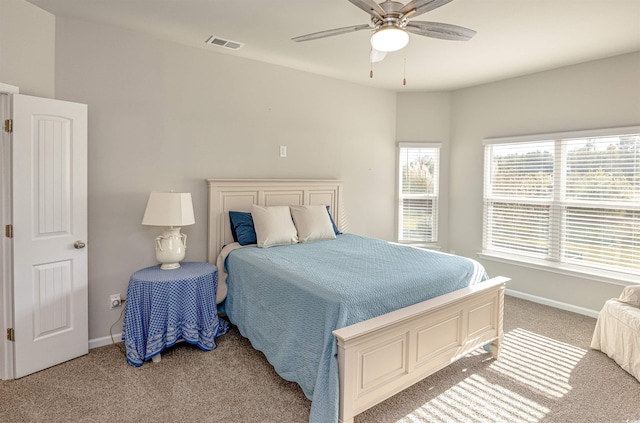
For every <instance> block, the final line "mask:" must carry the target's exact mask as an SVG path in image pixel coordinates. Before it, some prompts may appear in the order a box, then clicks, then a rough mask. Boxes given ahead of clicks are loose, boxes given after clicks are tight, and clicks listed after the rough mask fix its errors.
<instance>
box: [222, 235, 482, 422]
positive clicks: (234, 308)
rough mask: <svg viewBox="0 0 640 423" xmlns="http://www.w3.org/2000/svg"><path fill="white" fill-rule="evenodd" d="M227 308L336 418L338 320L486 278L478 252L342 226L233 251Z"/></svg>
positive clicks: (315, 406)
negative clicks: (327, 234) (441, 249)
mask: <svg viewBox="0 0 640 423" xmlns="http://www.w3.org/2000/svg"><path fill="white" fill-rule="evenodd" d="M226 270H227V272H228V278H227V285H228V289H229V291H228V295H227V299H226V305H225V307H226V313H227V315H228V317H229V320H230V321H231V322H232V323H234V324H235V325H237V326H238V329H239V330H240V333H241V334H242V335H243V336H245V337H246V338H248V339H249V340H250V341H251V343H252V345H253V347H254V348H256V349H257V350H260V351H262V352H263V353H264V354H265V356H266V357H267V359H268V360H269V362H270V363H271V364H272V365H273V367H274V368H275V370H276V371H277V372H278V374H280V376H282V377H283V378H284V379H286V380H289V381H295V382H297V383H298V384H299V385H300V386H301V387H302V390H303V391H304V393H305V395H306V396H307V398H309V399H310V400H311V401H312V403H311V415H310V418H309V421H310V422H311V423H328V422H337V421H338V401H339V386H338V359H337V343H336V341H335V338H334V336H333V334H332V331H333V330H335V329H339V328H342V327H344V326H348V325H351V324H353V323H357V322H359V321H362V320H366V319H370V318H372V317H375V316H379V315H382V314H385V313H388V312H390V311H393V310H397V309H399V308H402V307H406V306H409V305H412V304H415V303H418V302H421V301H424V300H427V299H429V298H433V297H437V296H439V295H443V294H446V293H448V292H452V291H455V290H457V289H460V288H463V287H466V286H469V285H472V284H475V283H477V282H480V281H482V280H485V279H487V275H486V273H485V271H484V269H483V268H482V266H480V265H479V264H478V263H477V262H475V261H473V260H470V259H466V258H462V257H457V256H452V255H449V254H443V253H437V252H431V251H425V250H420V249H416V248H411V247H407V246H401V245H398V244H393V243H389V242H387V241H382V240H378V239H372V238H366V237H362V236H357V235H352V234H343V235H339V236H338V237H337V238H336V239H334V240H327V241H317V242H312V243H307V244H295V245H288V246H278V247H271V248H257V247H255V246H251V247H245V248H241V249H237V250H234V251H232V252H231V253H230V254H229V256H228V257H227V260H226Z"/></svg>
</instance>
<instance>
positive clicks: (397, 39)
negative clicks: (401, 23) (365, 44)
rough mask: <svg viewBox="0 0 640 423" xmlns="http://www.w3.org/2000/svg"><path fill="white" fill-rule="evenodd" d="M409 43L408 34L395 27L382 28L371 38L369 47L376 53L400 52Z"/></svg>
mask: <svg viewBox="0 0 640 423" xmlns="http://www.w3.org/2000/svg"><path fill="white" fill-rule="evenodd" d="M407 43H409V34H407V33H406V32H405V31H403V30H402V29H400V28H396V27H395V26H387V27H382V28H380V29H379V30H377V31H376V32H374V33H373V35H372V36H371V47H373V48H374V49H376V50H378V51H396V50H400V49H401V48H403V47H404V46H406V45H407Z"/></svg>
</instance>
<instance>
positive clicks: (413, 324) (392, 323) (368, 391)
mask: <svg viewBox="0 0 640 423" xmlns="http://www.w3.org/2000/svg"><path fill="white" fill-rule="evenodd" d="M507 281H509V279H508V278H505V277H496V278H493V279H490V280H488V281H486V282H482V283H480V284H477V285H474V286H471V287H467V288H463V289H460V290H458V291H454V292H452V293H449V294H446V295H443V296H440V297H437V298H433V299H431V300H427V301H424V302H422V303H419V304H415V305H413V306H409V307H405V308H403V309H400V310H397V311H394V312H392V313H388V314H385V315H383V316H379V317H376V318H374V319H370V320H366V321H364V322H360V323H357V324H354V325H351V326H347V327H344V328H341V329H338V330H335V331H333V334H334V335H335V337H336V338H337V340H338V362H339V372H340V414H339V417H340V422H342V423H352V422H353V417H354V416H355V415H357V414H359V413H361V412H363V411H364V410H366V409H368V408H371V407H372V406H374V405H376V404H378V403H379V402H381V401H384V400H385V399H387V398H389V397H391V396H392V395H394V394H396V393H398V392H400V391H402V390H403V389H405V388H407V387H409V386H411V385H413V384H414V383H416V382H418V381H420V380H422V379H423V378H425V377H427V376H429V375H431V374H433V373H435V372H437V371H438V370H440V369H442V368H444V367H446V366H448V365H449V364H450V363H452V362H454V361H456V360H457V359H459V358H460V357H462V356H464V355H466V354H467V353H469V352H470V351H472V350H474V349H476V348H478V347H480V346H482V345H485V344H488V343H491V347H492V354H493V356H494V358H496V359H497V358H498V356H499V354H500V344H501V342H502V336H503V334H502V319H503V311H504V287H505V284H506V282H507Z"/></svg>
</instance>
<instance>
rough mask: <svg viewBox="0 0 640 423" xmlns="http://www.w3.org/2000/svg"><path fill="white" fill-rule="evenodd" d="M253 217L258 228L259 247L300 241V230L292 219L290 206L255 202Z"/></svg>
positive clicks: (252, 210)
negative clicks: (297, 229)
mask: <svg viewBox="0 0 640 423" xmlns="http://www.w3.org/2000/svg"><path fill="white" fill-rule="evenodd" d="M251 217H252V218H253V226H254V227H255V229H256V238H257V240H258V247H260V248H267V247H270V246H272V245H288V244H296V243H297V242H298V232H297V231H296V227H295V226H294V224H293V221H292V220H291V212H290V211H289V207H288V206H273V207H263V206H258V205H255V204H254V205H253V208H252V209H251Z"/></svg>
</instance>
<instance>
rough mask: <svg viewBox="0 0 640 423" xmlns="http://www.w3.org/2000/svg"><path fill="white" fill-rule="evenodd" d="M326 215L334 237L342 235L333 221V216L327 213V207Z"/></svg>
mask: <svg viewBox="0 0 640 423" xmlns="http://www.w3.org/2000/svg"><path fill="white" fill-rule="evenodd" d="M327 214H328V215H329V219H330V220H331V226H333V232H334V233H335V234H336V235H342V232H340V230H339V229H338V227H337V226H336V222H334V221H333V216H331V212H330V211H329V206H327Z"/></svg>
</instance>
